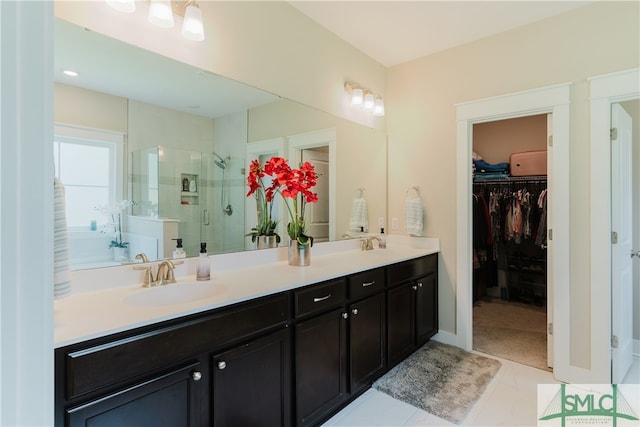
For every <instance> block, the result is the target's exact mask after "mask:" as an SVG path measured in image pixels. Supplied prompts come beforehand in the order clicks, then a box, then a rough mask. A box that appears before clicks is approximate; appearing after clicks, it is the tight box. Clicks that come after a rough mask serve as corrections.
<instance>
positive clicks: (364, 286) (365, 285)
mask: <svg viewBox="0 0 640 427" xmlns="http://www.w3.org/2000/svg"><path fill="white" fill-rule="evenodd" d="M375 284H376V281H375V280H374V281H371V282H364V283H363V284H362V287H363V288H366V287H367V286H371V285H375Z"/></svg>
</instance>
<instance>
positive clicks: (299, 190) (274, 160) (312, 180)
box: [247, 156, 318, 245]
mask: <svg viewBox="0 0 640 427" xmlns="http://www.w3.org/2000/svg"><path fill="white" fill-rule="evenodd" d="M265 176H270V177H271V185H269V186H265V184H264V181H263V178H264V177H265ZM317 179H318V175H317V174H316V172H315V169H314V167H313V165H312V164H311V163H309V162H304V163H303V164H302V166H300V168H298V169H292V168H291V167H290V166H289V163H288V162H287V159H284V158H282V157H276V156H274V157H271V158H270V159H269V160H268V161H267V162H266V163H265V164H264V167H263V166H262V165H261V164H260V162H259V161H258V160H253V161H252V162H251V165H250V166H249V176H248V177H247V185H248V186H249V192H248V193H247V197H248V196H250V195H252V194H256V199H257V200H258V201H259V204H260V200H261V199H262V208H263V211H262V221H261V224H260V225H259V226H258V227H257V228H256V229H254V230H255V232H256V233H259V232H261V231H263V230H262V229H264V231H268V229H269V226H272V228H271V230H272V231H273V229H275V226H276V224H277V221H273V219H272V216H271V214H272V212H271V211H272V208H273V204H272V202H273V199H274V197H275V195H276V193H280V195H281V196H282V198H283V199H284V202H285V205H286V206H287V211H288V212H289V224H287V234H288V235H289V238H291V240H297V241H298V242H299V243H301V244H305V243H307V242H311V244H312V245H313V237H311V236H307V235H306V234H305V233H306V231H307V230H306V225H305V222H304V210H305V206H306V204H307V203H315V202H317V201H318V195H317V194H316V193H314V192H312V191H311V189H312V188H313V187H315V185H316V184H317ZM258 190H260V191H258ZM289 199H290V200H291V205H290V204H289V201H288V200H289ZM272 234H275V233H272Z"/></svg>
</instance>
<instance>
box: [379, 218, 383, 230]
mask: <svg viewBox="0 0 640 427" xmlns="http://www.w3.org/2000/svg"><path fill="white" fill-rule="evenodd" d="M378 227H379V228H383V227H384V217H383V216H379V217H378Z"/></svg>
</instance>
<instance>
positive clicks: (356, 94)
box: [351, 88, 363, 105]
mask: <svg viewBox="0 0 640 427" xmlns="http://www.w3.org/2000/svg"><path fill="white" fill-rule="evenodd" d="M362 97H363V94H362V89H360V88H355V89H353V91H352V92H351V105H362Z"/></svg>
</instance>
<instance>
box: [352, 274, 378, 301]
mask: <svg viewBox="0 0 640 427" xmlns="http://www.w3.org/2000/svg"><path fill="white" fill-rule="evenodd" d="M384 288H385V279H384V269H382V268H377V269H375V270H369V271H363V272H362V273H357V274H353V275H351V276H349V298H350V299H351V300H357V299H360V298H364V297H366V296H369V295H373V294H375V293H376V292H379V291H382V290H384Z"/></svg>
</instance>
